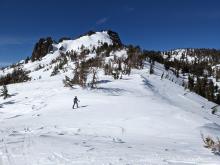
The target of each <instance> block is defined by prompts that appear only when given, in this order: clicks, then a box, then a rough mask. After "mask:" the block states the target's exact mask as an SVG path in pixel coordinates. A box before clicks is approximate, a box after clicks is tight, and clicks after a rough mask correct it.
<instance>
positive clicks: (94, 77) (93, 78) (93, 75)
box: [90, 68, 98, 88]
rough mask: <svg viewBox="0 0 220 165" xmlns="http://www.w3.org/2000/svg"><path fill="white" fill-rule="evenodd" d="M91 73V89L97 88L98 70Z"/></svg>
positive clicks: (95, 69) (92, 70) (94, 69)
mask: <svg viewBox="0 0 220 165" xmlns="http://www.w3.org/2000/svg"><path fill="white" fill-rule="evenodd" d="M91 73H92V81H91V83H90V86H91V88H96V85H97V81H98V76H97V73H98V69H97V68H92V69H91Z"/></svg>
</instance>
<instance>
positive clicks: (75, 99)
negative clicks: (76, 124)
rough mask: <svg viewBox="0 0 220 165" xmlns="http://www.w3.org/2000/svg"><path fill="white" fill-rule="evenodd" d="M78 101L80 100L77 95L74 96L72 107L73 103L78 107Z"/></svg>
mask: <svg viewBox="0 0 220 165" xmlns="http://www.w3.org/2000/svg"><path fill="white" fill-rule="evenodd" d="M78 102H80V101H79V100H78V98H77V96H75V98H74V99H73V109H75V105H76V107H77V108H79V106H78Z"/></svg>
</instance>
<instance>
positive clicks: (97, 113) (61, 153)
mask: <svg viewBox="0 0 220 165" xmlns="http://www.w3.org/2000/svg"><path fill="white" fill-rule="evenodd" d="M179 52H181V50H179ZM182 53H183V52H182ZM33 55H34V58H32V60H24V61H21V62H19V63H17V64H15V65H13V66H10V67H7V68H5V69H4V70H1V72H0V74H1V76H6V75H7V74H10V73H13V71H14V70H15V69H22V70H25V71H26V72H27V74H28V76H29V77H30V78H31V80H29V81H27V82H23V83H17V84H10V85H8V86H7V87H8V91H9V94H11V97H10V98H7V99H5V100H4V99H2V98H0V124H1V127H0V139H1V141H0V164H3V165H24V164H27V165H29V164H31V165H35V164H36V165H37V164H40V165H62V164H65V165H72V164H74V165H75V164H80V165H81V164H82V165H84V164H89V165H91V164H94V165H97V164H98V165H99V164H132V165H133V164H137V165H139V164H147V165H148V164H152V165H153V164H155V165H158V164H175V165H183V164H186V165H187V164H198V165H200V164H216V165H217V164H219V162H220V157H219V156H217V155H214V154H213V153H211V152H210V150H208V149H206V148H204V147H203V145H204V144H203V141H202V139H201V133H203V134H204V135H211V136H213V137H217V136H220V132H219V130H220V120H219V116H217V115H213V114H212V108H213V107H214V106H216V104H214V103H213V102H209V101H207V100H206V99H205V98H203V97H201V96H198V95H197V94H195V93H193V92H190V91H189V90H185V89H184V88H183V87H182V86H180V85H179V84H180V82H182V78H181V77H179V78H177V77H176V76H175V75H174V74H173V72H171V71H170V70H165V69H164V66H163V65H161V64H159V63H157V62H156V63H155V65H154V68H153V69H154V72H153V74H150V70H151V69H152V68H151V67H152V65H151V64H150V63H149V62H147V60H145V61H144V63H143V64H141V67H140V68H135V67H132V68H129V67H130V66H133V65H135V63H136V61H135V60H136V59H135V57H136V56H134V57H130V56H131V55H138V53H137V51H136V49H131V48H128V47H126V46H124V45H123V44H122V43H121V41H120V38H119V36H117V35H116V33H114V32H109V31H102V32H92V33H91V32H90V33H88V34H86V35H83V36H81V37H79V38H77V39H74V40H72V39H67V40H61V41H60V42H58V43H54V42H53V43H52V42H51V40H50V39H49V40H47V39H45V40H41V42H39V43H38V44H37V45H36V46H35V49H34V52H33ZM94 61H95V63H94ZM97 61H98V63H96V62H97ZM100 61H101V62H100ZM134 61H135V63H132V62H134ZM138 62H139V61H138ZM84 63H86V64H89V68H90V69H91V68H96V69H97V70H96V71H97V80H96V88H90V86H86V87H80V86H79V85H74V88H68V87H64V83H63V80H64V79H65V77H66V76H68V77H69V78H73V77H74V73H75V74H76V73H78V72H77V71H76V70H77V69H78V68H77V65H81V64H84ZM129 69H131V70H130V71H129V72H126V71H127V70H129ZM109 71H111V74H108V72H109ZM117 72H119V73H117ZM53 73H54V74H53ZM86 73H87V74H88V78H87V79H86V83H88V84H89V83H90V81H91V80H92V79H93V73H94V72H92V73H91V70H88V72H87V71H86ZM116 74H119V75H120V78H117V76H116V77H115V75H116ZM162 75H164V76H163V77H166V78H162ZM74 96H78V98H79V100H80V102H79V105H80V107H79V108H78V109H74V110H73V109H72V104H73V98H74Z"/></svg>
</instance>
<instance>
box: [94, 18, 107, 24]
mask: <svg viewBox="0 0 220 165" xmlns="http://www.w3.org/2000/svg"><path fill="white" fill-rule="evenodd" d="M108 19H109V18H107V17H103V18H101V19H99V20H98V21H96V25H103V24H105V23H106V22H107V21H108Z"/></svg>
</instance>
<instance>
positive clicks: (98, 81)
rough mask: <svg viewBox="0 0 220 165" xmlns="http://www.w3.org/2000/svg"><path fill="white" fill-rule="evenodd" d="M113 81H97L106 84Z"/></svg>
mask: <svg viewBox="0 0 220 165" xmlns="http://www.w3.org/2000/svg"><path fill="white" fill-rule="evenodd" d="M110 82H112V81H110V80H100V81H97V84H106V83H110Z"/></svg>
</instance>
